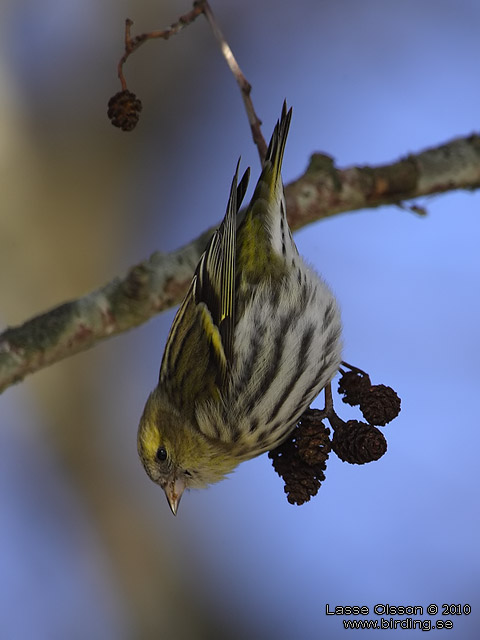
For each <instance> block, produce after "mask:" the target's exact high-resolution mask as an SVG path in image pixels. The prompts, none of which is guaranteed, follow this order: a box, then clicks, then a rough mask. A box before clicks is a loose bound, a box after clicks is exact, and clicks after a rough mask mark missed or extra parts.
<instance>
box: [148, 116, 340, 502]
mask: <svg viewBox="0 0 480 640" xmlns="http://www.w3.org/2000/svg"><path fill="white" fill-rule="evenodd" d="M291 114H292V112H291V109H290V110H289V111H288V112H287V108H286V104H284V105H283V111H282V116H281V119H280V121H279V122H277V124H276V126H275V129H274V132H273V135H272V139H271V141H270V144H269V147H268V151H267V155H266V158H265V161H264V163H263V168H262V172H261V175H260V178H259V180H258V183H257V186H256V188H255V192H254V194H253V197H252V200H251V202H250V204H249V206H248V208H247V210H246V213H245V215H244V216H242V215H241V214H239V208H240V205H241V202H242V199H243V197H244V195H245V191H246V189H247V184H248V179H249V170H247V171H246V172H245V174H244V175H243V177H242V179H241V180H240V182H239V183H238V165H237V171H236V173H235V176H234V178H233V182H232V186H231V190H230V197H229V200H228V205H227V211H226V214H225V218H224V220H223V222H222V223H221V225H220V226H219V228H218V229H217V231H216V233H215V234H214V235H213V237H212V239H211V240H210V242H209V244H208V246H207V248H206V250H205V252H204V253H203V255H202V257H201V258H200V262H199V264H198V266H197V269H196V271H195V274H194V276H193V280H192V283H191V285H190V288H189V290H188V293H187V295H186V297H185V299H184V301H183V303H182V305H181V306H180V308H179V310H178V312H177V315H176V316H175V319H174V321H173V324H172V327H171V329H170V334H169V336H168V340H167V344H166V347H165V352H164V355H163V360H162V364H161V367H160V376H159V382H158V385H157V387H156V388H155V390H154V391H153V392H152V393H151V394H150V396H149V398H148V400H147V403H146V405H145V409H144V412H143V415H142V418H141V420H140V426H139V430H138V452H139V455H140V458H141V460H142V462H143V465H144V467H145V469H146V471H147V473H148V475H149V476H150V478H151V479H152V480H153V481H154V482H156V483H157V484H159V485H160V486H161V487H162V488H163V489H164V491H165V494H166V496H167V499H168V502H169V505H170V508H171V510H172V512H173V513H174V514H176V512H177V508H178V504H179V502H180V498H181V496H182V494H183V492H184V491H185V489H188V488H200V487H205V486H206V485H208V484H210V483H213V482H217V481H219V480H221V479H222V478H224V476H225V475H226V474H228V473H229V472H231V471H232V470H233V469H234V468H235V467H236V466H237V465H238V464H239V463H240V462H243V461H244V460H248V459H250V458H253V457H255V456H258V455H260V454H262V453H264V452H265V451H268V450H270V449H273V448H275V447H277V446H278V445H279V444H281V442H282V441H283V440H284V439H285V438H286V437H287V436H288V435H289V433H290V432H291V431H292V429H293V428H294V427H295V425H296V423H297V421H298V419H299V417H300V416H301V415H302V413H303V412H304V411H305V409H306V408H307V407H308V406H309V404H310V403H311V402H312V400H313V399H314V398H315V397H316V396H317V395H318V393H320V391H321V390H322V389H323V388H324V387H325V385H326V384H327V383H328V382H329V381H330V380H331V379H332V378H333V376H334V375H335V373H336V372H337V369H338V367H339V365H340V361H341V341H340V334H341V323H340V313H339V310H338V307H337V304H336V301H335V298H334V297H333V295H332V293H331V291H330V289H329V288H328V287H327V285H326V284H325V283H324V282H323V280H321V279H320V277H319V276H318V275H317V274H316V273H315V271H313V269H311V268H310V267H309V266H308V265H306V264H305V262H304V261H303V259H302V258H301V257H300V255H299V254H298V251H297V248H296V246H295V243H294V241H293V238H292V234H291V231H290V228H289V226H288V223H287V218H286V205H285V197H284V193H283V184H282V178H281V175H280V171H281V165H282V159H283V154H284V149H285V143H286V140H287V135H288V130H289V127H290V119H291Z"/></svg>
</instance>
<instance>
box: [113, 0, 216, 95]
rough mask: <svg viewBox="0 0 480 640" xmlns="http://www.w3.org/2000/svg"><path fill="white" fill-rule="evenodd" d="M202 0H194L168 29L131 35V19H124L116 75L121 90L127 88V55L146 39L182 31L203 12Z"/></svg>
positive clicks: (168, 36)
mask: <svg viewBox="0 0 480 640" xmlns="http://www.w3.org/2000/svg"><path fill="white" fill-rule="evenodd" d="M203 4H204V3H203V0H199V2H194V4H193V9H192V10H191V11H189V12H188V13H185V14H184V15H183V16H180V18H179V19H178V20H177V22H174V23H173V24H172V25H170V27H169V28H168V29H163V30H160V29H157V30H156V31H149V32H148V33H141V34H139V35H138V36H135V37H133V38H132V37H131V35H130V29H131V26H132V25H133V21H132V20H130V18H127V19H126V20H125V53H124V54H123V56H122V57H121V58H120V61H119V63H118V67H117V70H118V77H119V79H120V82H121V84H122V90H123V91H125V90H126V88H127V81H126V80H125V76H124V75H123V65H124V64H125V62H126V61H127V59H128V58H129V56H130V55H131V54H132V53H133V52H134V51H136V50H137V49H138V47H140V46H141V45H142V44H143V43H144V42H147V40H155V39H158V38H162V39H163V40H168V39H169V38H170V37H171V36H175V35H176V34H177V33H179V32H180V31H182V29H184V28H185V27H188V25H189V24H191V23H192V22H193V21H194V20H196V19H197V18H198V16H199V15H201V14H202V13H203Z"/></svg>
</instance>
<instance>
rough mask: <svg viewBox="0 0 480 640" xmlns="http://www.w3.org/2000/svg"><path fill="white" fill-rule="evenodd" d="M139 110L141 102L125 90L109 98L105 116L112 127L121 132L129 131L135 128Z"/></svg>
mask: <svg viewBox="0 0 480 640" xmlns="http://www.w3.org/2000/svg"><path fill="white" fill-rule="evenodd" d="M141 110H142V102H141V100H139V98H137V96H136V95H135V94H134V93H132V92H131V91H128V89H125V90H124V91H119V92H118V93H116V94H115V95H114V96H112V97H111V98H110V100H109V101H108V111H107V115H108V117H109V119H110V120H111V121H112V124H113V126H114V127H119V128H120V129H121V130H122V131H131V130H132V129H135V127H136V126H137V122H138V119H139V117H140V111H141Z"/></svg>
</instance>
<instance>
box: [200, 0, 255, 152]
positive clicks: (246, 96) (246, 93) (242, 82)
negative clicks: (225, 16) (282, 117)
mask: <svg viewBox="0 0 480 640" xmlns="http://www.w3.org/2000/svg"><path fill="white" fill-rule="evenodd" d="M202 5H203V13H204V15H205V18H206V19H207V21H208V24H209V25H210V27H211V29H212V32H213V35H214V36H215V39H216V40H217V42H218V45H219V47H220V50H221V52H222V55H223V57H224V58H225V60H226V62H227V64H228V66H229V68H230V71H231V72H232V73H233V76H234V78H235V80H236V81H237V84H238V87H239V89H240V92H241V94H242V99H243V104H244V105H245V110H246V112H247V117H248V122H249V123H250V129H251V130H252V137H253V142H254V143H255V146H256V147H257V150H258V155H259V156H260V162H261V163H262V164H263V161H264V160H265V156H266V155H267V143H266V142H265V138H264V137H263V134H262V130H261V129H260V127H261V125H262V122H261V120H260V119H259V118H258V116H257V114H256V113H255V109H254V107H253V102H252V99H251V98H250V92H251V90H252V85H251V84H250V83H249V82H248V81H247V79H246V78H245V76H244V74H243V72H242V70H241V69H240V66H239V64H238V62H237V61H236V59H235V56H234V55H233V52H232V50H231V49H230V47H229V45H228V43H227V41H226V40H225V37H224V35H223V33H222V31H221V29H220V27H219V26H218V22H217V20H216V19H215V16H214V14H213V11H212V9H211V7H210V5H209V3H208V1H207V0H203V2H202Z"/></svg>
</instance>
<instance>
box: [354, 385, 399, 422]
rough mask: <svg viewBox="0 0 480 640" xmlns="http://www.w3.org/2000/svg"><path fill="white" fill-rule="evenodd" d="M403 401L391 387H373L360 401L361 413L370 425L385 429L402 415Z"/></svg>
mask: <svg viewBox="0 0 480 640" xmlns="http://www.w3.org/2000/svg"><path fill="white" fill-rule="evenodd" d="M400 404H401V400H400V398H399V397H398V395H397V394H396V393H395V391H394V390H393V389H392V388H391V387H387V386H385V385H384V384H374V385H372V386H371V387H370V388H369V389H368V390H367V392H366V393H364V395H363V396H362V399H361V400H360V411H361V412H362V413H363V417H364V418H365V420H366V421H367V422H369V423H370V424H375V425H378V426H380V427H383V426H384V425H386V424H387V422H390V421H391V420H393V419H394V418H396V417H397V416H398V414H399V413H400Z"/></svg>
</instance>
